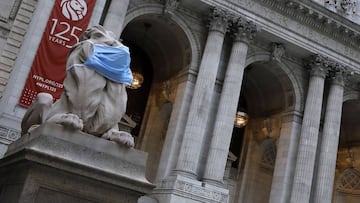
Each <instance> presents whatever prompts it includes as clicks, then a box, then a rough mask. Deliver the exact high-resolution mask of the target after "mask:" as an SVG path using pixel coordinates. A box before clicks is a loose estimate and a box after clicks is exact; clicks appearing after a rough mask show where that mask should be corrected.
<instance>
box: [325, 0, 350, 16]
mask: <svg viewBox="0 0 360 203" xmlns="http://www.w3.org/2000/svg"><path fill="white" fill-rule="evenodd" d="M325 6H326V7H327V8H328V9H330V10H332V11H336V12H339V13H342V14H346V15H352V14H355V13H356V0H326V1H325Z"/></svg>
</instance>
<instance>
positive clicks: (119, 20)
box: [104, 0, 129, 39]
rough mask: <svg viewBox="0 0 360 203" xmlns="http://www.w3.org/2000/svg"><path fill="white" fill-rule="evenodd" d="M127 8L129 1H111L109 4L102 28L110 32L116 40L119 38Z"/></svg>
mask: <svg viewBox="0 0 360 203" xmlns="http://www.w3.org/2000/svg"><path fill="white" fill-rule="evenodd" d="M128 6H129V0H112V1H111V3H110V6H109V10H108V12H107V14H106V17H105V21H104V27H105V28H106V29H107V30H110V31H112V32H113V33H114V34H115V36H116V39H119V38H120V35H121V32H122V29H123V24H124V20H125V16H126V12H127V8H128Z"/></svg>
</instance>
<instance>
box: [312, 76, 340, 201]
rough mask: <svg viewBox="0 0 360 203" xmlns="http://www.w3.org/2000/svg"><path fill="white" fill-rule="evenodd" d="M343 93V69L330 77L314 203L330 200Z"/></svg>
mask: <svg viewBox="0 0 360 203" xmlns="http://www.w3.org/2000/svg"><path fill="white" fill-rule="evenodd" d="M343 95H344V82H343V71H339V72H336V73H335V76H334V78H332V81H331V86H330V91H329V96H328V100H327V105H326V112H325V122H324V130H323V135H322V142H321V148H320V156H319V165H318V171H317V176H316V186H315V197H314V202H315V203H322V202H331V199H332V193H333V185H334V175H335V168H336V157H337V151H338V143H339V133H340V124H341V111H342V103H343Z"/></svg>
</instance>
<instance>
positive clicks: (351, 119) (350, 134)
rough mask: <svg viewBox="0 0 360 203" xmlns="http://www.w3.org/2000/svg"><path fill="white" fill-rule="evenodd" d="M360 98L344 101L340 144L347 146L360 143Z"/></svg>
mask: <svg viewBox="0 0 360 203" xmlns="http://www.w3.org/2000/svg"><path fill="white" fill-rule="evenodd" d="M359 115H360V100H349V101H346V102H344V103H343V109H342V118H341V119H342V120H341V133H340V142H339V144H340V146H341V147H347V146H353V145H359V144H360V116H359Z"/></svg>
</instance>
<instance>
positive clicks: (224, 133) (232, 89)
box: [203, 19, 258, 184]
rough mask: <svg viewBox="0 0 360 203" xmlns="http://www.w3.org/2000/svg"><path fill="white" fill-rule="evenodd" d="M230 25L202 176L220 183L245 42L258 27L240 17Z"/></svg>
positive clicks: (244, 52) (235, 103)
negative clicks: (229, 47)
mask: <svg viewBox="0 0 360 203" xmlns="http://www.w3.org/2000/svg"><path fill="white" fill-rule="evenodd" d="M234 28H235V29H237V30H236V32H235V33H234V35H235V36H234V42H233V46H232V50H231V55H230V59H229V63H228V66H227V70H226V74H225V79H224V83H223V88H222V91H221V97H220V102H219V106H218V110H217V114H216V120H215V126H214V131H213V133H212V134H213V135H212V140H211V145H210V150H209V154H208V157H207V162H206V167H205V173H204V177H203V179H204V181H206V182H213V183H216V184H222V183H223V177H224V172H225V165H226V161H227V156H228V152H229V147H230V141H231V135H232V131H233V127H234V118H235V114H236V110H237V103H238V100H239V95H240V90H241V84H242V78H243V73H244V69H245V62H246V56H247V50H248V43H249V42H250V40H252V38H253V36H254V35H255V33H256V32H257V30H258V27H257V26H256V25H255V24H254V23H252V22H251V21H247V20H244V19H238V20H236V22H235V23H234Z"/></svg>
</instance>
